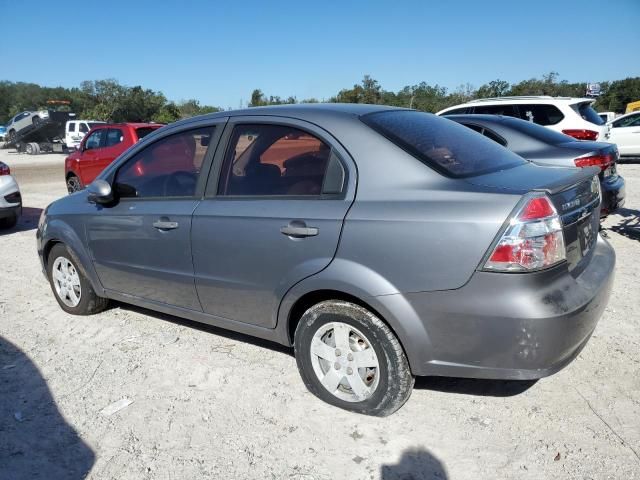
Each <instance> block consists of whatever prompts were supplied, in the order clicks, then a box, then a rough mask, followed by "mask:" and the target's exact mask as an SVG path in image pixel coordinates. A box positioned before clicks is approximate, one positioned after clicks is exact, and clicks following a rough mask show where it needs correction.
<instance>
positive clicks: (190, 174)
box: [37, 104, 615, 415]
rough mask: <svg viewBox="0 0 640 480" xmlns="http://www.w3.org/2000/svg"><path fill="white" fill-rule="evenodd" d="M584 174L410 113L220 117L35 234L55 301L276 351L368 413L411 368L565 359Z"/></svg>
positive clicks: (394, 395)
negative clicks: (268, 344) (168, 317)
mask: <svg viewBox="0 0 640 480" xmlns="http://www.w3.org/2000/svg"><path fill="white" fill-rule="evenodd" d="M598 171H599V170H598V169H590V168H587V169H577V168H557V169H550V168H545V167H540V166H536V165H534V164H531V163H529V162H527V161H525V160H523V159H522V158H521V157H519V156H517V155H515V154H513V153H512V152H510V151H508V150H507V149H505V148H503V147H501V146H500V145H498V144H497V143H495V142H493V141H491V140H489V139H487V138H485V137H483V136H482V135H479V134H477V133H475V132H472V131H471V130H469V129H468V128H466V127H464V126H462V125H459V124H457V123H455V122H452V121H450V120H447V119H444V118H439V117H436V116H434V115H430V114H425V113H419V112H415V111H412V110H404V109H395V108H389V107H381V106H373V105H340V104H324V105H323V104H320V105H296V106H280V107H264V108H252V109H247V110H240V111H234V112H220V113H216V114H211V115H206V116H202V117H196V118H192V119H188V120H184V121H180V122H177V123H175V124H172V125H169V126H167V127H165V128H162V129H160V130H157V131H156V132H154V133H153V134H151V135H149V136H147V137H146V138H145V139H144V140H142V141H141V142H139V143H138V144H136V145H135V146H133V147H132V148H131V149H129V150H128V151H127V152H125V153H124V154H123V155H122V156H120V157H119V158H118V159H116V160H115V161H114V162H113V163H112V164H111V165H110V166H109V167H107V168H106V170H105V171H104V172H102V174H100V176H99V177H98V178H97V180H96V181H95V182H94V183H93V184H91V185H90V186H89V187H88V188H87V189H86V190H84V191H81V192H77V193H75V194H73V195H70V196H68V197H66V198H63V199H60V200H57V201H56V202H54V203H52V204H51V205H49V207H48V208H47V209H46V211H45V212H43V215H42V217H41V219H40V222H39V226H38V230H37V247H38V254H39V256H40V259H41V262H42V266H43V269H44V271H45V273H46V275H47V278H48V280H49V282H50V284H51V287H52V290H53V293H54V295H55V298H56V300H57V301H58V303H59V304H60V306H61V308H62V309H63V310H65V311H66V312H69V313H71V314H78V315H86V314H92V313H96V312H99V311H101V310H103V309H104V308H106V307H107V305H108V303H109V300H111V299H114V300H118V301H121V302H126V303H131V304H135V305H138V306H142V307H146V308H149V309H152V310H156V311H160V312H165V313H169V314H173V315H177V316H180V317H184V318H188V319H191V320H195V321H199V322H203V323H207V324H211V325H216V326H218V327H222V328H226V329H230V330H235V331H238V332H242V333H245V334H248V335H252V336H257V337H261V338H264V339H268V340H272V341H274V342H278V343H281V344H284V345H289V346H293V348H294V351H295V355H296V360H297V363H298V367H299V370H300V373H301V376H302V379H303V381H304V383H305V385H306V386H307V388H308V389H309V390H310V391H311V392H313V393H314V394H315V395H317V396H318V397H320V398H321V399H323V400H325V401H327V402H329V403H331V404H333V405H336V406H339V407H342V408H345V409H348V410H352V411H355V412H359V413H365V414H371V415H388V414H390V413H392V412H394V411H395V410H396V409H398V408H399V407H400V406H402V404H403V403H404V402H405V401H406V400H407V399H408V398H409V395H410V393H411V390H412V387H413V383H414V375H445V376H462V377H474V378H499V379H535V378H540V377H544V376H546V375H550V374H552V373H554V372H556V371H558V370H559V369H561V368H563V367H564V366H565V365H567V364H568V363H569V362H571V360H572V359H573V358H575V357H576V355H578V353H579V352H580V351H581V349H582V348H583V347H584V345H585V344H586V342H587V341H588V339H589V337H590V336H591V333H592V332H593V330H594V328H595V326H596V323H597V321H598V319H599V317H600V315H601V314H602V312H603V310H604V308H605V306H606V304H607V301H608V298H609V292H610V289H611V284H612V280H613V270H614V264H615V255H614V252H613V250H612V248H611V247H610V246H609V244H608V243H607V242H606V240H604V239H603V238H601V237H600V236H599V235H598V224H599V218H598V211H599V207H600V196H599V188H598V177H597V173H598Z"/></svg>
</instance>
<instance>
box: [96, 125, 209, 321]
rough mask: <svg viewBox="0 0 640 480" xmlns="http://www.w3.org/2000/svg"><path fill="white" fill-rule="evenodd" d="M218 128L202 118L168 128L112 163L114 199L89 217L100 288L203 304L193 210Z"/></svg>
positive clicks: (162, 300) (184, 303)
mask: <svg viewBox="0 0 640 480" xmlns="http://www.w3.org/2000/svg"><path fill="white" fill-rule="evenodd" d="M219 133H220V129H219V127H218V126H216V125H212V124H207V125H203V126H199V127H191V128H188V129H183V130H180V131H175V133H171V131H169V132H167V134H166V135H164V136H162V137H160V138H158V139H156V140H154V141H153V142H152V143H150V144H148V145H146V146H144V147H143V148H142V149H137V150H136V151H134V152H132V154H131V155H128V156H127V158H126V159H123V161H122V162H119V163H118V165H117V166H114V170H113V171H110V172H109V173H108V174H107V176H108V177H109V178H113V180H112V181H111V182H112V185H113V187H112V188H113V191H114V193H115V196H116V202H115V205H113V206H110V207H99V206H96V211H95V214H93V215H91V216H90V217H89V218H88V219H87V222H86V228H87V237H88V243H89V248H90V250H91V254H92V258H93V261H94V264H95V267H96V271H97V273H98V276H99V278H100V281H101V283H102V285H103V286H104V288H106V289H107V290H109V291H112V292H117V293H120V294H123V295H126V296H130V297H136V298H140V299H144V300H148V301H152V302H156V303H159V304H167V305H172V306H177V307H182V308H186V309H190V310H196V311H201V310H202V308H201V306H200V303H199V301H198V297H197V294H196V289H195V285H194V279H193V262H192V258H191V216H192V214H193V211H194V210H195V208H196V206H197V205H198V203H199V201H200V198H201V197H202V193H203V192H204V184H205V181H206V176H207V173H208V168H209V166H210V158H211V157H212V156H213V151H214V150H215V146H216V144H217V138H218V137H219Z"/></svg>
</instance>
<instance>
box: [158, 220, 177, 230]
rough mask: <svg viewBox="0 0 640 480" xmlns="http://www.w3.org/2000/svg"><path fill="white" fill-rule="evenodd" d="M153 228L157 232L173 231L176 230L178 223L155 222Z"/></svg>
mask: <svg viewBox="0 0 640 480" xmlns="http://www.w3.org/2000/svg"><path fill="white" fill-rule="evenodd" d="M153 226H154V227H155V228H157V229H158V230H174V229H176V228H178V222H169V221H167V220H156V221H155V222H153Z"/></svg>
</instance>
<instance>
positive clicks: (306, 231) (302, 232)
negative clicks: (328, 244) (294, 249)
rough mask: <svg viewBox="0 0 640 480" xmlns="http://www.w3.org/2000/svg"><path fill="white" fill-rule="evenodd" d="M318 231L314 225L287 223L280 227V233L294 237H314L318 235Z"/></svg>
mask: <svg viewBox="0 0 640 480" xmlns="http://www.w3.org/2000/svg"><path fill="white" fill-rule="evenodd" d="M318 232H319V230H318V229H317V228H316V227H307V226H304V227H303V226H295V225H287V226H286V227H281V228H280V233H282V234H283V235H287V236H288V237H294V238H303V237H315V236H316V235H318Z"/></svg>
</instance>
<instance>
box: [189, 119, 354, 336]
mask: <svg viewBox="0 0 640 480" xmlns="http://www.w3.org/2000/svg"><path fill="white" fill-rule="evenodd" d="M222 145H226V148H225V149H222V148H219V149H218V152H217V153H216V161H215V162H214V165H216V168H215V169H214V171H213V172H214V173H213V174H212V178H210V180H209V183H208V186H207V194H206V196H205V198H204V199H203V201H202V202H201V203H200V204H199V205H198V207H197V208H196V210H195V212H194V215H193V225H192V249H193V250H192V251H193V262H194V271H195V278H196V288H197V291H198V296H199V298H200V301H201V303H202V306H203V309H204V311H205V312H206V313H209V314H212V315H215V316H218V317H222V318H225V319H230V320H234V321H239V322H243V323H248V324H253V325H258V326H262V327H268V328H273V327H275V325H276V318H277V310H278V305H279V302H280V299H281V298H282V297H283V296H284V294H285V293H286V292H287V291H288V290H289V289H290V288H291V287H292V286H293V285H295V284H296V283H297V282H299V281H301V280H302V279H304V278H306V277H308V276H310V275H313V274H315V273H317V272H319V271H320V270H322V269H324V268H325V267H326V266H327V265H328V264H329V263H330V262H331V260H332V259H333V256H334V254H335V252H336V249H337V247H338V241H339V238H340V233H341V230H342V225H343V221H344V218H345V216H346V214H347V211H348V209H349V207H350V205H351V203H352V202H353V199H354V195H355V181H356V179H355V166H354V165H353V163H352V161H351V159H350V157H349V155H348V153H347V152H346V151H345V150H344V149H343V148H342V147H341V145H340V144H339V143H338V142H336V141H335V139H334V138H333V137H332V136H331V135H329V134H328V133H327V132H326V131H324V130H322V129H321V128H319V127H317V126H315V125H312V124H309V123H306V122H302V121H298V120H293V119H284V118H274V117H235V118H233V119H232V120H230V121H229V123H228V124H227V127H226V129H225V134H224V136H223V141H222V142H221V146H222ZM218 172H219V174H218Z"/></svg>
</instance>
